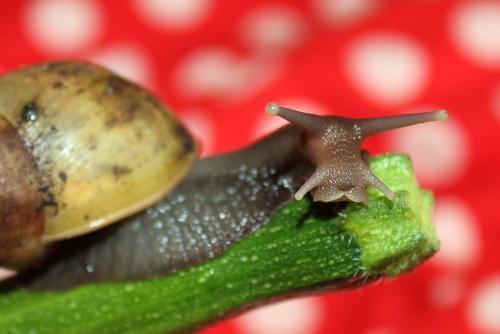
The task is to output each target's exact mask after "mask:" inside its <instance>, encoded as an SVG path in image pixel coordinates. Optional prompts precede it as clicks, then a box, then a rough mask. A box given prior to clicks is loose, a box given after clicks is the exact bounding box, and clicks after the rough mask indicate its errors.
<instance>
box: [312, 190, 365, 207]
mask: <svg viewBox="0 0 500 334" xmlns="http://www.w3.org/2000/svg"><path fill="white" fill-rule="evenodd" d="M311 193H312V196H313V201H314V202H325V203H328V202H343V201H350V202H363V203H365V204H367V203H368V196H367V193H366V190H365V189H363V188H362V187H351V188H350V189H347V190H339V189H337V188H330V189H327V190H326V189H324V188H316V189H314V190H312V191H311Z"/></svg>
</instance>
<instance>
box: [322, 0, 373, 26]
mask: <svg viewBox="0 0 500 334" xmlns="http://www.w3.org/2000/svg"><path fill="white" fill-rule="evenodd" d="M379 2H380V1H379V0H356V1H353V0H315V1H314V2H313V6H314V10H315V12H316V15H317V16H318V17H319V19H320V20H321V21H322V22H324V23H326V24H328V25H333V26H336V25H345V24H348V23H352V22H355V21H359V20H360V19H362V18H365V17H366V16H368V15H370V14H372V13H373V12H375V11H376V10H377V9H378V7H379Z"/></svg>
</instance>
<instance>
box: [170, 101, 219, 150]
mask: <svg viewBox="0 0 500 334" xmlns="http://www.w3.org/2000/svg"><path fill="white" fill-rule="evenodd" d="M179 117H180V119H181V120H182V123H183V124H184V125H185V126H186V127H187V129H188V130H189V132H190V133H191V134H192V135H193V136H194V137H195V138H196V140H197V141H198V142H199V143H200V149H201V156H202V157H205V156H208V155H212V154H213V153H214V148H215V147H214V146H215V141H216V138H215V135H216V131H215V125H214V121H213V119H212V117H211V116H210V114H209V113H207V112H204V111H202V110H188V111H184V112H181V113H179Z"/></svg>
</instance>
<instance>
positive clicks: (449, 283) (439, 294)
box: [429, 275, 465, 308]
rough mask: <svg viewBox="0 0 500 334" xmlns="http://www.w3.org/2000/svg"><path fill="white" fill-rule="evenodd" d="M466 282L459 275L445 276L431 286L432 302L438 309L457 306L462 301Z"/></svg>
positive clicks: (430, 297) (430, 296)
mask: <svg viewBox="0 0 500 334" xmlns="http://www.w3.org/2000/svg"><path fill="white" fill-rule="evenodd" d="M464 292H465V282H464V280H463V279H462V278H461V277H459V276H457V275H444V276H442V277H440V278H438V279H436V280H435V281H433V282H432V283H431V285H430V289H429V299H430V302H431V303H432V304H433V305H434V306H436V307H438V308H446V307H452V306H455V305H456V304H457V303H458V302H460V301H461V300H462V297H463V295H464Z"/></svg>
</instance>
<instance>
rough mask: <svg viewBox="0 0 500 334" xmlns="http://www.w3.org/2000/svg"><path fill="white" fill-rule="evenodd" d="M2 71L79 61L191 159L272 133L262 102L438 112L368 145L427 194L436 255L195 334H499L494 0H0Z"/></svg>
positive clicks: (320, 108)
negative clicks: (134, 101)
mask: <svg viewBox="0 0 500 334" xmlns="http://www.w3.org/2000/svg"><path fill="white" fill-rule="evenodd" d="M0 22H1V28H0V43H1V46H2V47H1V52H0V73H4V72H6V71H10V70H14V69H17V68H19V67H21V66H26V65H30V64H32V63H37V62H43V61H53V60H61V59H79V60H86V61H90V62H95V63H98V64H101V65H103V66H105V67H108V68H110V69H112V70H114V71H116V72H118V73H119V74H121V75H122V76H124V77H126V78H128V79H130V80H132V81H135V82H137V83H139V84H140V85H142V86H143V87H145V88H146V89H148V90H150V91H152V92H153V93H154V94H155V95H156V96H158V97H159V98H160V99H161V100H162V101H163V102H164V103H165V104H167V105H169V106H170V107H171V108H172V109H173V110H174V111H175V113H176V114H177V115H178V116H179V117H180V118H181V119H183V120H184V122H185V124H186V125H187V127H188V128H189V129H190V130H191V131H192V133H193V134H194V135H195V136H196V137H197V138H198V139H199V141H200V142H201V143H202V152H201V155H202V156H206V155H212V154H216V153H221V152H226V151H229V150H232V149H235V148H238V147H242V146H244V145H247V144H248V143H250V142H252V141H254V140H255V139H256V138H258V137H260V136H262V135H263V134H265V133H266V132H269V131H271V130H272V129H274V128H276V127H278V126H280V125H281V124H283V123H281V121H280V120H279V119H278V118H272V117H269V116H266V114H265V113H264V106H265V105H266V104H267V103H268V102H270V101H274V102H278V103H280V104H282V105H284V106H287V107H290V108H295V109H298V110H302V111H305V112H308V113H317V114H335V115H343V116H349V117H370V116H382V115H391V114H401V113H408V112H418V111H431V110H437V109H447V110H448V111H449V113H450V120H449V122H448V123H446V124H442V123H439V124H437V123H436V124H426V125H420V126H416V127H412V128H408V129H403V130H398V131H393V132H391V133H387V134H382V135H379V136H376V137H374V138H370V139H369V140H368V141H367V142H366V143H365V144H366V145H365V147H366V148H367V149H369V150H370V151H371V153H372V154H378V153H384V152H388V151H391V152H392V151H396V152H406V153H409V154H410V155H411V157H412V159H413V162H414V165H415V169H416V174H417V176H418V179H419V181H420V183H421V185H422V186H423V187H424V188H427V189H432V190H433V191H434V193H435V197H436V202H435V210H434V212H433V221H434V222H435V225H436V229H437V232H438V235H439V237H440V239H441V241H442V249H441V251H440V252H439V253H438V255H437V256H435V257H434V258H432V259H431V260H429V261H428V262H427V263H425V264H424V265H423V266H422V267H420V268H418V269H417V270H416V271H414V272H413V273H411V274H408V275H405V276H402V277H399V278H397V279H393V280H388V279H386V280H383V281H381V282H379V283H377V284H375V285H371V286H368V287H365V288H362V289H358V290H355V291H350V292H345V293H332V294H327V295H324V296H316V297H312V298H304V299H297V300H291V301H287V302H285V303H280V304H276V305H273V306H270V307H265V308H262V309H259V310H256V311H254V312H251V313H248V314H246V315H243V316H240V317H238V318H235V319H232V320H230V321H227V322H224V323H221V324H219V325H216V326H214V327H211V328H208V329H206V330H204V331H203V333H204V334H214V333H230V334H240V333H244V334H258V333H263V334H264V333H266V334H268V333H269V334H273V333H287V334H302V333H312V334H319V333H362V334H396V333H427V334H430V333H444V332H446V333H500V242H499V241H500V224H499V223H500V219H499V218H500V213H499V210H498V208H497V207H496V205H498V203H497V202H498V199H499V196H498V191H499V189H500V176H499V171H500V158H499V148H498V147H499V145H500V144H499V143H500V1H498V0H473V1H472V0H471V1H466V0H460V1H459V0H456V1H455V0H449V1H447V0H397V1H396V0H311V1H306V0H293V1H292V0H291V1H284V0H254V1H240V2H237V1H222V0H122V1H112V0H104V1H93V0H32V1H21V0H17V1H5V0H4V1H0Z"/></svg>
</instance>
